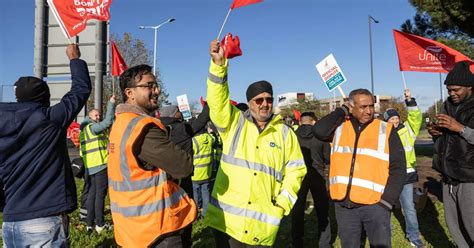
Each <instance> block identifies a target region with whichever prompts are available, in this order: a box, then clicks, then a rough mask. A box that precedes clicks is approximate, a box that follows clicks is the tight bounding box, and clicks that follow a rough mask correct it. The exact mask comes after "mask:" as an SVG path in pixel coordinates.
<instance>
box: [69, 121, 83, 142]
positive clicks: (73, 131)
mask: <svg viewBox="0 0 474 248" xmlns="http://www.w3.org/2000/svg"><path fill="white" fill-rule="evenodd" d="M79 128H80V125H79V123H77V122H75V121H73V122H72V123H71V125H69V127H68V128H67V131H66V135H67V138H68V139H71V141H72V143H73V144H74V145H75V146H76V147H79V134H80V133H81V130H80V129H79Z"/></svg>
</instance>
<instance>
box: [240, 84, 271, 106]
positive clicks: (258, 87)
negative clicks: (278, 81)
mask: <svg viewBox="0 0 474 248" xmlns="http://www.w3.org/2000/svg"><path fill="white" fill-rule="evenodd" d="M263 92H267V93H270V95H272V96H273V88H272V85H271V84H270V83H269V82H267V81H265V80H262V81H258V82H255V83H253V84H251V85H249V87H248V88H247V93H246V95H247V102H250V100H252V98H254V97H255V96H256V95H258V94H261V93H263Z"/></svg>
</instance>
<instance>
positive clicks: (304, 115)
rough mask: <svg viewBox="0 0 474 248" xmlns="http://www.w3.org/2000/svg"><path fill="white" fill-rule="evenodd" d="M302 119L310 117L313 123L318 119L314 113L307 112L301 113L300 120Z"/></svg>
mask: <svg viewBox="0 0 474 248" xmlns="http://www.w3.org/2000/svg"><path fill="white" fill-rule="evenodd" d="M303 117H311V118H313V120H315V121H317V120H318V117H317V116H316V114H315V113H314V112H310V111H308V112H303V113H302V114H301V118H303Z"/></svg>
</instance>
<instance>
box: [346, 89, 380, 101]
mask: <svg viewBox="0 0 474 248" xmlns="http://www.w3.org/2000/svg"><path fill="white" fill-rule="evenodd" d="M357 95H366V96H371V97H372V98H373V97H374V95H372V93H371V92H370V91H369V90H368V89H355V90H353V91H351V93H349V102H350V103H351V104H354V97H355V96H357Z"/></svg>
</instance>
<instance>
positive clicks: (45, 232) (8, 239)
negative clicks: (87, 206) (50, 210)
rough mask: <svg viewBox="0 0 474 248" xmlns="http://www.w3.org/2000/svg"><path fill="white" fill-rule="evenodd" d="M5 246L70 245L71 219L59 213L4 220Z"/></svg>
mask: <svg viewBox="0 0 474 248" xmlns="http://www.w3.org/2000/svg"><path fill="white" fill-rule="evenodd" d="M2 228H3V247H6V248H8V247H68V244H67V240H68V236H69V219H68V216H67V215H57V216H50V217H44V218H37V219H31V220H24V221H14V222H3V226H2Z"/></svg>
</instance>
